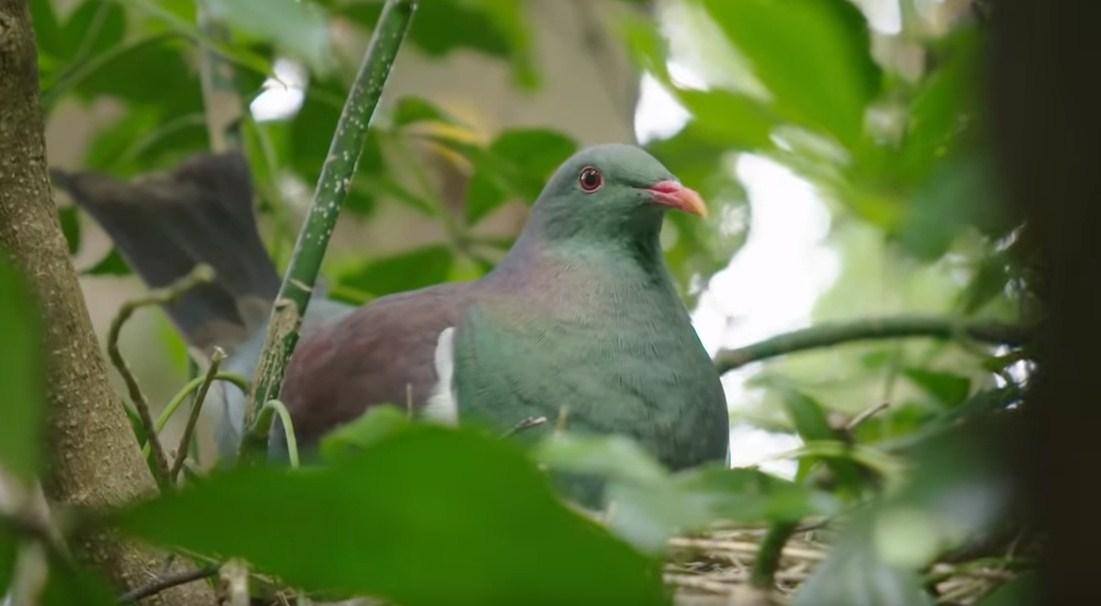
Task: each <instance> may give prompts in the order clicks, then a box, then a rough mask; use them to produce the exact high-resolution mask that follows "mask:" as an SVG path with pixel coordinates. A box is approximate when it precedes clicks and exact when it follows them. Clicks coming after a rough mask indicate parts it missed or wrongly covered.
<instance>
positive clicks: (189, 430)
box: [168, 347, 226, 484]
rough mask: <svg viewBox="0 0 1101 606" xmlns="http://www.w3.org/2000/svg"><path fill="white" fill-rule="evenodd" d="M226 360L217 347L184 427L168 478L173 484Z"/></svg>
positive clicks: (185, 458) (178, 474) (222, 352)
mask: <svg viewBox="0 0 1101 606" xmlns="http://www.w3.org/2000/svg"><path fill="white" fill-rule="evenodd" d="M225 359H226V352H225V351H223V350H222V348H221V347H215V348H214V353H212V354H211V355H210V367H209V368H207V369H206V374H205V375H203V381H202V383H200V384H199V391H198V392H196V393H195V401H194V403H193V404H192V405H191V415H190V416H188V417H187V425H185V426H184V431H183V435H182V436H180V445H179V447H178V448H176V461H175V463H174V464H173V465H172V472H171V473H170V474H169V476H168V479H169V481H171V482H172V483H173V484H175V483H176V478H178V477H179V476H180V470H182V469H183V466H184V461H185V460H187V451H188V447H189V446H190V445H191V438H192V437H194V435H195V424H196V423H198V421H199V412H200V411H202V409H203V402H204V401H205V400H206V392H207V391H209V390H210V385H211V384H212V383H214V377H215V376H216V375H217V374H218V368H219V367H220V366H221V365H222V360H225Z"/></svg>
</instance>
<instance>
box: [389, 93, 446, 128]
mask: <svg viewBox="0 0 1101 606" xmlns="http://www.w3.org/2000/svg"><path fill="white" fill-rule="evenodd" d="M393 121H394V126H397V127H402V126H408V125H410V124H416V123H418V122H442V123H444V124H455V123H456V120H455V118H453V117H452V116H451V115H450V114H448V113H447V112H445V111H443V110H442V109H440V108H439V107H437V106H436V105H435V104H433V103H432V102H430V101H428V100H427V99H423V98H421V97H402V98H401V99H399V100H398V102H397V104H396V105H395V106H394V118H393Z"/></svg>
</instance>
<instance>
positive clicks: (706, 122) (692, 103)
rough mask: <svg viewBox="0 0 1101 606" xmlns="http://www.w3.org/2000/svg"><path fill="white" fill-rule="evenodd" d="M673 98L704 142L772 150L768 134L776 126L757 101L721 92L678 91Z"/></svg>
mask: <svg viewBox="0 0 1101 606" xmlns="http://www.w3.org/2000/svg"><path fill="white" fill-rule="evenodd" d="M676 96H677V99H679V100H680V101H681V103H683V104H684V106H685V108H687V109H688V111H690V112H691V113H692V115H693V117H695V119H696V121H697V122H699V124H700V128H699V131H698V132H700V133H701V134H703V135H704V136H705V137H706V138H707V139H708V140H710V141H712V142H714V143H717V144H719V145H725V146H729V147H731V148H735V149H745V150H767V149H770V148H771V147H772V140H771V139H770V137H769V135H770V134H771V133H772V130H773V129H774V128H775V127H776V126H777V125H778V123H777V120H776V117H775V116H774V115H773V114H772V112H771V111H769V109H768V107H767V106H766V105H764V104H763V103H761V102H760V101H758V100H756V99H754V98H752V97H749V96H746V95H742V94H738V93H733V92H730V91H725V90H721V89H715V90H707V91H695V90H681V91H679V92H677V93H676Z"/></svg>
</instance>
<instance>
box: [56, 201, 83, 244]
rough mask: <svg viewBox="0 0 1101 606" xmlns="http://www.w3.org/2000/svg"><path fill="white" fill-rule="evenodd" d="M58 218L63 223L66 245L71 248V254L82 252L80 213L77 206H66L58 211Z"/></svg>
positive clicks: (62, 231)
mask: <svg viewBox="0 0 1101 606" xmlns="http://www.w3.org/2000/svg"><path fill="white" fill-rule="evenodd" d="M57 218H58V221H60V222H61V233H62V234H64V235H65V244H67V245H68V246H69V254H70V255H72V254H76V251H78V250H80V212H79V211H78V210H77V208H76V207H75V206H66V207H65V208H59V209H58V210H57Z"/></svg>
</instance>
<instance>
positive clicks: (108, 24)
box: [35, 0, 126, 61]
mask: <svg viewBox="0 0 1101 606" xmlns="http://www.w3.org/2000/svg"><path fill="white" fill-rule="evenodd" d="M35 25H36V26H37V24H35ZM36 29H37V27H36ZM125 33H126V15H125V13H124V12H123V9H122V6H121V5H119V4H118V3H115V2H103V1H102V0H85V1H84V2H83V3H82V4H81V5H80V6H78V7H77V8H76V10H75V11H73V13H72V14H71V15H70V16H69V18H68V19H67V20H66V21H65V25H64V26H63V27H62V28H61V31H60V32H59V42H60V48H58V49H56V50H57V52H58V53H59V54H60V55H61V56H63V57H65V58H66V59H68V60H70V61H74V60H75V61H85V60H87V59H88V58H91V57H94V56H96V55H99V54H101V53H103V52H105V51H107V50H109V49H111V48H113V47H115V46H118V45H119V44H121V43H122V39H123V36H124V35H125Z"/></svg>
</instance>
